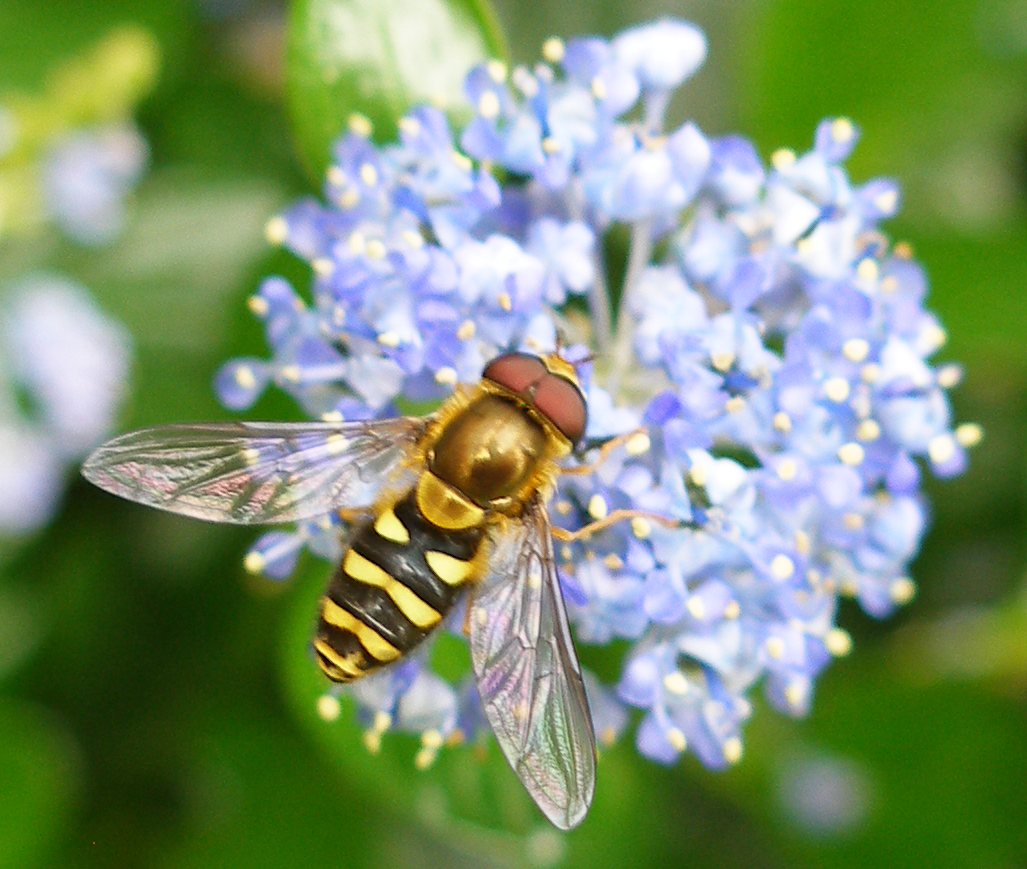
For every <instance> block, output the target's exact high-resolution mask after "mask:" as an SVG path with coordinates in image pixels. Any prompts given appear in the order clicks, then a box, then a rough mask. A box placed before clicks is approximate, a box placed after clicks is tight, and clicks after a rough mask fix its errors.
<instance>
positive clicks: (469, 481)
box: [428, 387, 566, 507]
mask: <svg viewBox="0 0 1027 869" xmlns="http://www.w3.org/2000/svg"><path fill="white" fill-rule="evenodd" d="M501 392H502V390H501V388H499V387H496V388H495V389H489V390H487V391H485V392H484V394H483V395H479V396H478V397H476V398H475V399H474V400H472V401H471V402H470V404H468V405H467V406H466V407H465V408H462V409H461V410H460V411H459V412H458V413H457V414H455V415H454V416H453V417H452V418H451V419H450V420H449V421H448V422H447V423H446V425H445V426H444V427H443V428H442V431H441V432H440V434H439V436H438V439H437V440H436V441H435V444H434V446H433V447H432V449H431V451H430V454H429V457H428V459H429V461H428V464H429V469H430V470H431V472H432V473H433V474H434V475H436V476H437V477H438V478H439V479H440V480H442V481H443V482H445V483H448V484H449V485H450V486H452V487H453V488H454V489H456V490H457V491H458V492H460V493H462V494H463V495H465V496H466V497H467V498H469V499H470V500H471V501H473V502H474V503H475V504H478V505H480V506H483V507H487V506H492V505H493V504H494V503H495V502H497V501H499V502H501V501H503V500H506V499H510V498H513V499H518V498H519V497H520V496H521V494H522V493H523V492H524V491H525V490H526V489H532V488H537V486H538V480H539V473H540V471H542V470H544V469H545V468H544V466H547V465H548V464H549V463H551V462H552V461H553V459H555V458H556V457H557V456H558V455H561V454H562V453H564V452H566V448H562V447H563V446H564V443H565V442H566V439H565V438H562V437H559V436H558V435H557V434H556V433H555V432H554V431H550V430H549V429H551V428H552V426H547V425H546V422H545V421H544V420H543V419H542V418H540V416H539V414H537V413H535V412H534V411H533V410H532V409H530V408H529V407H528V406H527V405H526V404H525V402H523V401H522V400H519V399H518V398H517V397H516V396H507V395H503V394H501ZM561 442H562V443H561Z"/></svg>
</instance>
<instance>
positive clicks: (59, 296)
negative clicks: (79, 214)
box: [0, 272, 132, 535]
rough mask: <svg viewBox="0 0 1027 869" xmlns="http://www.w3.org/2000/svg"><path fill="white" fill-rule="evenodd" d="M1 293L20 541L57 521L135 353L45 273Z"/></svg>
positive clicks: (6, 461)
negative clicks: (70, 481) (71, 477)
mask: <svg viewBox="0 0 1027 869" xmlns="http://www.w3.org/2000/svg"><path fill="white" fill-rule="evenodd" d="M0 292H2V295H3V297H4V301H3V305H2V306H0V446H2V448H0V531H2V532H3V533H4V534H7V535H19V534H27V533H29V532H32V531H35V530H36V529H38V528H40V527H42V526H43V525H45V524H46V523H47V522H49V520H50V519H51V518H52V516H53V514H54V513H55V512H56V510H57V507H58V505H59V503H60V498H61V495H62V493H63V491H64V487H65V484H66V482H67V477H68V472H69V471H70V470H71V469H72V468H73V467H75V466H76V465H77V464H78V462H79V461H80V460H81V458H82V457H83V456H84V455H85V454H86V453H87V452H89V450H91V449H92V448H93V447H95V446H96V445H97V444H98V443H99V442H100V441H102V440H103V439H104V437H105V436H106V435H107V434H109V433H110V430H111V428H112V427H113V425H114V422H115V421H116V419H117V415H118V411H119V410H120V408H121V404H122V402H123V401H124V399H125V398H126V396H127V393H128V375H129V368H130V367H131V362H132V346H131V339H130V338H129V335H128V332H127V331H126V330H125V328H124V326H122V325H121V324H120V323H119V322H117V321H116V320H114V319H112V318H111V317H109V316H108V315H106V314H105V313H104V312H103V311H101V310H100V308H99V307H98V306H97V304H96V302H94V301H93V298H92V296H90V295H89V293H88V291H87V290H86V289H85V288H84V287H82V286H81V285H80V284H78V283H76V282H74V281H72V280H69V279H67V278H63V277H59V276H57V275H53V274H47V273H42V272H41V273H37V274H32V275H29V276H26V277H22V278H20V279H18V280H16V281H11V282H9V283H7V284H5V285H4V286H3V287H2V288H0Z"/></svg>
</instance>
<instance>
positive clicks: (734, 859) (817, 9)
mask: <svg viewBox="0 0 1027 869" xmlns="http://www.w3.org/2000/svg"><path fill="white" fill-rule="evenodd" d="M351 5H353V6H355V7H356V6H360V4H359V3H353V4H351ZM455 5H456V6H459V7H460V8H464V7H466V8H478V7H477V6H476V5H475V4H473V3H471V2H470V0H468V2H467V3H465V4H455ZM387 6H388V7H390V8H391V13H390V14H395V15H403V14H404V10H405V4H404V3H403V2H401V0H396V2H393V3H391V4H387ZM383 8H384V7H383ZM496 11H497V14H498V18H499V20H500V22H501V24H502V26H503V28H504V29H505V31H506V40H507V42H508V46H509V54H510V57H511V58H512V59H513V60H515V61H518V62H530V61H533V60H534V59H535V58H536V57H537V56H538V54H539V50H540V46H541V43H542V41H543V40H544V39H545V38H546V37H548V36H550V35H553V34H559V35H562V36H572V35H577V34H583V33H590V32H597V33H602V34H605V35H611V34H613V33H615V32H616V31H617V30H619V29H621V28H623V27H625V26H627V25H630V24H633V23H638V22H641V21H644V20H647V19H650V18H652V17H655V16H656V15H659V14H664V13H672V14H675V15H680V16H683V17H687V18H690V19H692V20H694V21H695V22H696V23H698V24H699V25H700V26H701V27H703V28H704V29H705V30H706V32H707V35H708V37H709V41H710V56H709V60H708V62H707V64H706V66H705V68H704V69H703V70H702V71H701V72H700V73H699V74H698V76H697V77H696V78H695V79H694V80H693V81H692V82H690V83H689V84H688V85H687V86H686V87H684V88H683V89H682V94H681V95H680V99H679V102H680V104H679V105H677V106H676V117H677V118H678V119H679V120H680V119H681V118H684V117H686V116H687V117H693V118H694V119H695V120H696V121H697V122H698V123H699V125H700V126H701V127H702V129H703V130H704V131H705V132H706V133H707V134H709V135H721V134H725V133H729V132H739V133H742V134H744V135H745V136H747V137H749V138H751V139H752V140H754V141H755V142H756V144H757V145H758V146H759V147H760V149H761V151H762V153H763V155H764V157H767V156H769V154H770V153H772V152H773V151H774V150H775V149H777V148H778V147H784V146H787V147H793V148H796V149H797V150H799V151H803V150H806V149H808V148H809V147H810V145H811V144H812V136H813V130H814V128H815V126H816V124H817V122H818V121H819V120H820V119H821V118H822V117H825V116H829V115H830V116H837V115H847V116H849V117H851V118H852V119H854V120H855V121H856V122H857V123H858V124H859V125H860V126H861V128H862V131H863V140H862V142H861V144H860V145H859V147H858V148H857V150H856V152H855V154H854V156H853V158H852V159H851V160H850V161H849V163H848V168H849V170H850V172H851V174H852V177H853V179H854V181H856V182H861V181H864V180H867V179H869V178H872V177H875V176H879V175H885V176H892V177H896V178H898V179H899V180H900V181H901V183H902V185H903V189H904V203H903V208H902V211H901V214H900V216H899V217H898V218H897V219H895V220H894V221H892V222H891V223H890V224H889V226H888V229H889V231H890V233H891V235H892V236H893V237H894V238H896V239H903V240H907V241H908V242H909V243H910V244H911V245H912V246H913V249H914V251H915V253H916V255H917V256H918V257H919V258H920V259H921V260H922V261H923V262H924V263H925V265H926V266H927V269H928V271H929V273H930V276H931V282H932V287H931V300H930V307H932V308H933V309H934V310H935V311H936V312H937V313H938V314H939V315H940V317H941V319H942V321H943V322H944V323H945V325H946V327H947V329H948V331H949V336H950V340H949V343H948V346H947V347H946V348H945V349H944V350H943V351H942V354H941V355H942V357H943V358H944V359H946V360H951V361H959V362H961V363H963V364H964V365H965V368H966V378H965V381H964V383H963V385H962V386H961V387H960V388H959V389H958V390H956V392H955V393H954V397H955V403H956V408H957V417H958V419H959V420H960V421H977V422H979V423H981V424H982V425H983V427H984V430H985V439H984V442H983V443H982V444H981V446H980V447H978V448H977V450H976V451H975V452H974V454H973V456H972V465H971V469H970V471H969V472H968V473H967V474H966V475H964V476H963V477H961V478H959V479H956V480H949V481H944V482H941V483H938V482H932V483H931V484H930V485H929V493H930V496H931V499H932V504H933V507H932V510H933V518H932V523H933V528H932V531H931V533H930V534H929V536H928V539H927V543H926V545H925V547H924V549H923V552H922V553H921V555H920V557H919V559H918V560H917V562H916V563H915V565H914V568H913V575H914V578H915V579H916V581H917V584H918V588H919V593H918V597H917V599H916V600H914V601H913V602H912V603H911V604H910V605H909V606H908V607H907V608H906V609H905V610H904V611H903V612H902V613H901V614H900V615H899V616H898V617H896V618H893V619H891V620H889V621H887V622H882V623H878V622H875V621H873V620H871V619H870V618H869V617H867V616H866V615H864V614H863V613H862V612H860V611H859V610H858V609H857V607H856V606H855V605H854V604H851V603H847V604H845V607H846V608H843V611H842V614H841V617H840V622H841V624H842V625H844V626H845V628H846V629H847V630H849V631H850V632H851V634H852V635H853V637H854V639H855V648H854V651H853V654H851V655H850V656H849V657H847V658H845V659H843V660H840V661H838V662H836V663H835V665H834V666H833V667H831V668H830V669H829V670H828V671H827V672H826V673H825V675H824V676H823V677H822V678H821V680H820V682H819V690H818V692H817V697H816V700H815V703H814V709H813V712H812V714H811V715H810V716H809V718H807V719H804V720H800V721H793V720H790V719H788V718H786V717H784V716H782V715H780V714H779V713H777V712H774V711H772V710H770V709H768V708H766V707H765V704H763V703H762V702H761V701H757V708H756V710H755V713H754V715H753V718H752V720H751V722H750V724H749V726H748V728H747V730H746V755H745V757H744V758H743V760H742V762H741V763H740V764H738V765H737V766H736V767H734V768H732V769H731V770H730V771H729V772H726V773H714V772H710V771H708V770H706V769H705V768H703V767H702V766H701V765H700V764H699V763H698V762H697V761H696V760H695V759H694V758H693V757H691V756H688V757H686V759H685V760H684V761H683V762H682V763H680V764H678V765H676V766H674V767H671V768H665V767H661V766H659V765H656V764H654V763H651V762H649V761H646V760H644V759H641V758H639V757H638V755H637V752H636V751H635V749H634V746H633V744H632V742H631V740H630V738H628V739H626V740H625V741H624V742H623V743H622V744H620V745H618V746H616V747H615V748H614V749H612V750H611V751H609V752H607V753H605V754H604V755H603V758H602V761H601V766H600V785H599V791H598V794H597V797H596V802H595V806H594V808H593V811H592V813H591V815H590V816H589V819H588V820H587V822H586V823H585V824H584V825H583V826H582V827H581V828H579V829H578V830H576V831H574V832H573V833H571V834H569V835H566V836H563V835H560V834H557V833H556V832H555V831H553V830H552V829H551V828H549V827H548V826H546V825H545V823H544V821H543V820H542V819H541V816H539V815H538V814H537V813H535V812H534V809H533V808H532V806H531V803H530V800H529V799H528V797H527V796H526V795H525V794H524V792H523V790H522V789H521V788H520V785H519V784H518V783H517V781H516V780H515V779H514V777H513V776H512V775H511V774H510V773H509V770H508V769H507V768H506V766H505V761H503V759H502V758H501V757H500V756H499V753H498V751H497V750H496V749H495V746H492V747H491V748H490V749H489V750H475V749H459V750H456V751H449V752H444V753H443V754H442V756H441V757H440V758H439V761H438V762H437V763H436V765H435V766H434V767H433V768H432V769H431V770H429V771H427V772H419V771H417V770H416V769H415V767H414V764H413V761H412V759H413V755H414V752H415V750H416V747H417V744H416V741H415V740H409V739H405V738H404V737H402V736H390V737H389V738H388V739H387V740H386V743H385V746H384V747H383V749H382V752H381V753H380V754H379V755H378V756H372V755H370V754H369V753H368V752H367V750H366V749H365V748H364V746H363V744H362V741H361V733H360V728H359V727H358V725H357V724H356V723H355V722H354V720H353V710H352V709H351V708H348V707H345V708H344V709H343V712H342V715H341V717H340V719H339V721H337V722H335V723H333V724H330V725H328V724H325V723H324V722H323V721H321V719H319V718H318V717H317V715H316V714H315V708H314V700H315V698H316V697H317V695H318V693H319V692H320V691H321V690H322V684H321V682H320V676H319V674H318V673H317V671H316V668H315V667H314V666H313V664H312V663H311V661H310V659H309V656H308V652H307V641H308V635H309V630H310V626H311V624H312V613H313V612H314V605H315V601H316V598H317V596H318V595H319V593H320V591H321V588H322V587H323V583H324V581H325V578H326V576H327V574H328V572H329V570H330V567H329V566H328V565H326V564H324V563H321V562H316V561H314V560H313V559H311V560H309V561H308V562H304V563H303V565H302V568H301V571H300V575H299V577H298V578H297V579H295V580H294V581H292V582H290V583H287V584H285V585H274V584H272V583H271V582H269V581H267V580H263V579H260V578H258V577H253V576H250V575H248V574H246V573H245V572H244V571H243V569H242V556H243V554H244V552H245V551H246V548H247V545H248V544H249V543H250V542H252V540H253V538H254V537H255V534H254V532H252V531H246V530H240V529H232V528H226V527H222V526H211V525H205V524H203V523H199V522H192V521H189V520H183V519H177V518H175V517H171V516H168V515H164V514H160V513H157V512H155V511H150V510H146V509H143V508H141V507H136V506H132V505H129V504H127V503H122V502H120V501H118V500H116V499H115V498H113V497H110V496H108V495H105V494H104V493H102V492H100V491H98V490H94V489H92V488H91V487H89V486H88V485H87V484H86V483H85V482H84V481H83V480H81V479H80V478H79V477H78V475H77V464H78V462H79V461H80V460H81V457H82V455H84V453H85V452H86V451H87V450H88V449H89V447H90V446H91V445H92V444H93V443H95V442H97V441H98V440H102V439H103V438H104V437H105V436H106V435H107V434H108V433H109V432H112V431H115V430H122V429H125V428H132V427H139V426H142V425H149V424H155V423H162V422H171V421H183V420H195V419H225V418H229V414H228V412H227V411H225V410H223V409H222V408H221V407H220V406H219V404H218V402H217V400H216V399H215V396H214V393H213V390H212V387H211V379H212V376H213V374H214V372H215V371H216V369H217V367H218V366H219V365H220V364H221V363H222V362H223V361H225V360H226V359H228V358H229V357H231V356H235V355H243V354H245V355H262V354H263V353H264V352H265V346H264V339H263V335H262V332H261V329H260V328H259V326H258V324H257V322H256V320H255V319H254V318H253V317H252V316H251V315H250V314H249V312H248V311H247V308H246V298H247V297H248V296H249V295H250V294H251V293H252V292H253V291H254V290H255V289H256V287H257V284H258V282H259V280H260V278H261V277H262V276H264V275H266V274H268V273H271V272H279V273H284V274H286V275H290V276H294V277H295V278H296V279H297V281H298V285H302V283H303V271H302V268H301V266H300V264H298V263H297V262H296V261H294V260H292V259H290V258H289V257H288V256H287V255H285V254H283V253H281V252H278V251H275V250H273V249H272V248H271V246H270V245H268V244H267V242H266V241H265V240H264V236H263V228H264V224H265V223H266V221H267V220H268V218H269V217H270V216H272V215H273V214H274V213H275V212H276V210H278V209H280V208H282V207H283V206H285V205H286V204H287V203H289V202H290V201H291V200H292V199H294V198H296V197H297V196H298V195H301V194H305V193H307V192H310V191H312V190H316V189H317V188H318V186H319V185H318V184H317V183H316V182H315V181H314V180H312V179H311V178H310V176H309V175H308V173H307V172H306V171H305V169H304V165H303V161H302V159H301V158H300V157H299V156H298V153H299V150H298V149H297V147H296V145H295V144H294V142H293V139H292V133H291V129H292V125H291V122H290V118H289V112H288V108H287V100H286V96H285V86H284V81H283V75H284V72H283V71H284V56H285V49H284V46H285V29H286V9H285V7H284V6H283V5H279V4H276V3H266V2H265V3H262V2H258V0H193V2H185V0H178V2H173V0H111V2H107V3H103V4H97V3H87V2H84V0H55V2H51V3H47V4H39V3H36V2H34V0H4V2H3V3H2V4H0V342H2V346H3V349H2V351H0V496H2V497H0V500H2V501H3V503H0V529H2V536H0V867H45V866H58V865H60V866H65V867H68V866H71V867H79V866H81V867H131V866H160V867H208V866H209V867H233V866H240V867H242V866H246V867H248V869H255V867H265V866H266V867H273V866H282V865H289V866H294V867H308V866H309V867H328V866H341V867H351V866H352V867H360V866H377V865H390V866H404V867H406V866H410V867H419V866H438V865H446V866H484V867H491V866H497V867H507V866H509V867H516V866H532V867H547V866H557V865H560V866H582V867H584V866H652V865H658V866H677V865H681V866H686V865H687V866H690V867H701V866H718V867H726V866H742V865H744V866H749V867H763V866H766V867H778V866H781V867H784V866H810V867H848V866H852V867H855V866H867V865H874V866H877V867H889V866H896V867H906V866H912V865H923V866H932V867H947V866H952V867H975V869H1012V867H1024V866H1027V584H1025V578H1027V573H1025V565H1027V559H1025V541H1027V528H1025V523H1027V511H1025V506H1027V476H1025V467H1027V450H1025V431H1027V301H1025V298H1024V293H1025V286H1027V220H1025V210H1027V208H1025V206H1027V3H1025V2H1024V0H942V2H939V3H934V4H926V3H925V4H916V3H914V4H895V3H893V2H891V0H863V2H861V3H860V4H858V6H856V5H854V4H849V3H839V2H824V0H777V2H775V0H734V2H731V3H718V2H712V0H705V2H703V0H699V2H694V3H679V4H672V3H647V2H631V3H625V2H617V3H613V2H582V3H575V4H567V3H557V2H550V3H546V4H542V3H539V4H530V5H529V4H522V3H517V2H514V0H501V2H498V3H497V9H496ZM44 339H45V340H44ZM249 415H250V416H251V417H252V418H258V417H260V418H280V419H285V418H295V417H296V416H297V409H296V408H295V407H294V406H292V405H291V404H290V402H288V401H286V400H285V399H283V398H281V397H278V396H275V395H269V396H267V397H265V398H264V399H262V400H261V402H260V403H259V404H258V406H257V407H256V408H255V409H254V410H253V412H252V413H251V414H249ZM593 653H594V651H590V650H588V649H584V650H582V656H583V658H584V659H585V660H586V661H589V660H590V655H592V654H593ZM468 794H475V795H480V794H485V795H486V799H485V800H484V801H482V800H480V798H479V797H474V798H472V797H469V796H468Z"/></svg>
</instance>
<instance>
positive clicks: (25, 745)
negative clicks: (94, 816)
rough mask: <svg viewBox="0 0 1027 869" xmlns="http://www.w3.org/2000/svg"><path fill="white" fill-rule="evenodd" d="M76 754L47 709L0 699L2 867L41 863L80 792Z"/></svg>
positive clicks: (67, 821) (67, 819)
mask: <svg viewBox="0 0 1027 869" xmlns="http://www.w3.org/2000/svg"><path fill="white" fill-rule="evenodd" d="M79 783H80V782H79V769H78V753H77V749H76V746H75V744H74V743H73V742H72V740H71V737H70V736H69V735H68V733H67V732H66V731H65V730H64V728H63V727H62V726H61V725H60V724H59V723H58V722H57V721H55V720H54V719H53V718H52V717H51V716H50V715H49V714H48V713H47V712H46V711H45V710H42V709H39V708H37V707H35V706H29V705H28V704H25V703H22V702H20V701H17V700H13V699H10V698H4V699H2V700H0V842H3V847H0V869H20V867H30V866H39V865H43V864H44V863H45V861H46V858H48V857H49V856H50V853H51V851H52V849H53V847H54V844H55V843H56V842H59V841H60V839H61V836H62V833H63V831H64V829H65V827H66V826H67V825H68V824H69V822H70V820H71V811H70V810H71V808H72V806H73V804H74V803H75V802H77V799H76V797H77V795H78V791H79Z"/></svg>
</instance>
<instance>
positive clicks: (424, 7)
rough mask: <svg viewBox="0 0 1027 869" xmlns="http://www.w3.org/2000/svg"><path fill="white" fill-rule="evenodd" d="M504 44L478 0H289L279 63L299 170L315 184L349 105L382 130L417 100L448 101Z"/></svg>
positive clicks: (448, 105) (386, 132) (387, 133)
mask: <svg viewBox="0 0 1027 869" xmlns="http://www.w3.org/2000/svg"><path fill="white" fill-rule="evenodd" d="M506 53H507V52H506V46H505V43H504V39H503V35H502V32H501V31H500V28H499V24H498V21H497V19H496V17H495V14H494V13H493V11H492V9H491V7H490V6H489V5H488V2H487V0H297V2H295V3H294V4H293V7H292V11H291V14H290V22H289V44H288V54H287V61H286V63H287V76H288V91H289V100H290V106H291V110H292V119H293V125H294V127H295V133H296V138H297V141H298V143H299V148H300V152H301V154H302V156H303V159H304V162H305V164H306V166H307V169H308V170H309V171H310V173H311V175H312V176H313V178H314V179H315V180H316V181H317V182H318V183H319V182H320V179H321V178H322V177H323V175H324V170H325V168H326V167H327V165H328V162H329V160H330V157H331V148H332V143H333V142H334V141H335V139H336V138H337V137H338V136H339V135H340V133H342V132H343V131H344V130H345V128H346V123H347V120H348V118H349V117H350V115H351V114H353V113H354V112H359V113H361V114H363V115H365V116H367V118H369V119H370V120H371V122H372V123H373V124H374V125H375V127H376V129H377V136H378V137H380V138H381V139H382V140H387V139H391V138H392V137H393V136H394V135H395V132H396V120H397V119H398V118H399V117H400V116H401V115H402V114H403V113H404V112H405V111H407V110H408V109H409V108H411V107H412V106H413V105H415V104H416V103H421V102H432V103H433V104H435V105H438V106H440V107H441V108H443V109H444V110H446V111H453V110H455V109H457V107H459V106H460V105H461V102H462V84H463V79H464V76H465V75H466V73H467V71H468V70H469V69H470V68H471V66H473V65H474V64H475V63H477V62H478V61H480V60H482V59H483V58H485V57H490V56H491V57H505V56H506Z"/></svg>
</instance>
